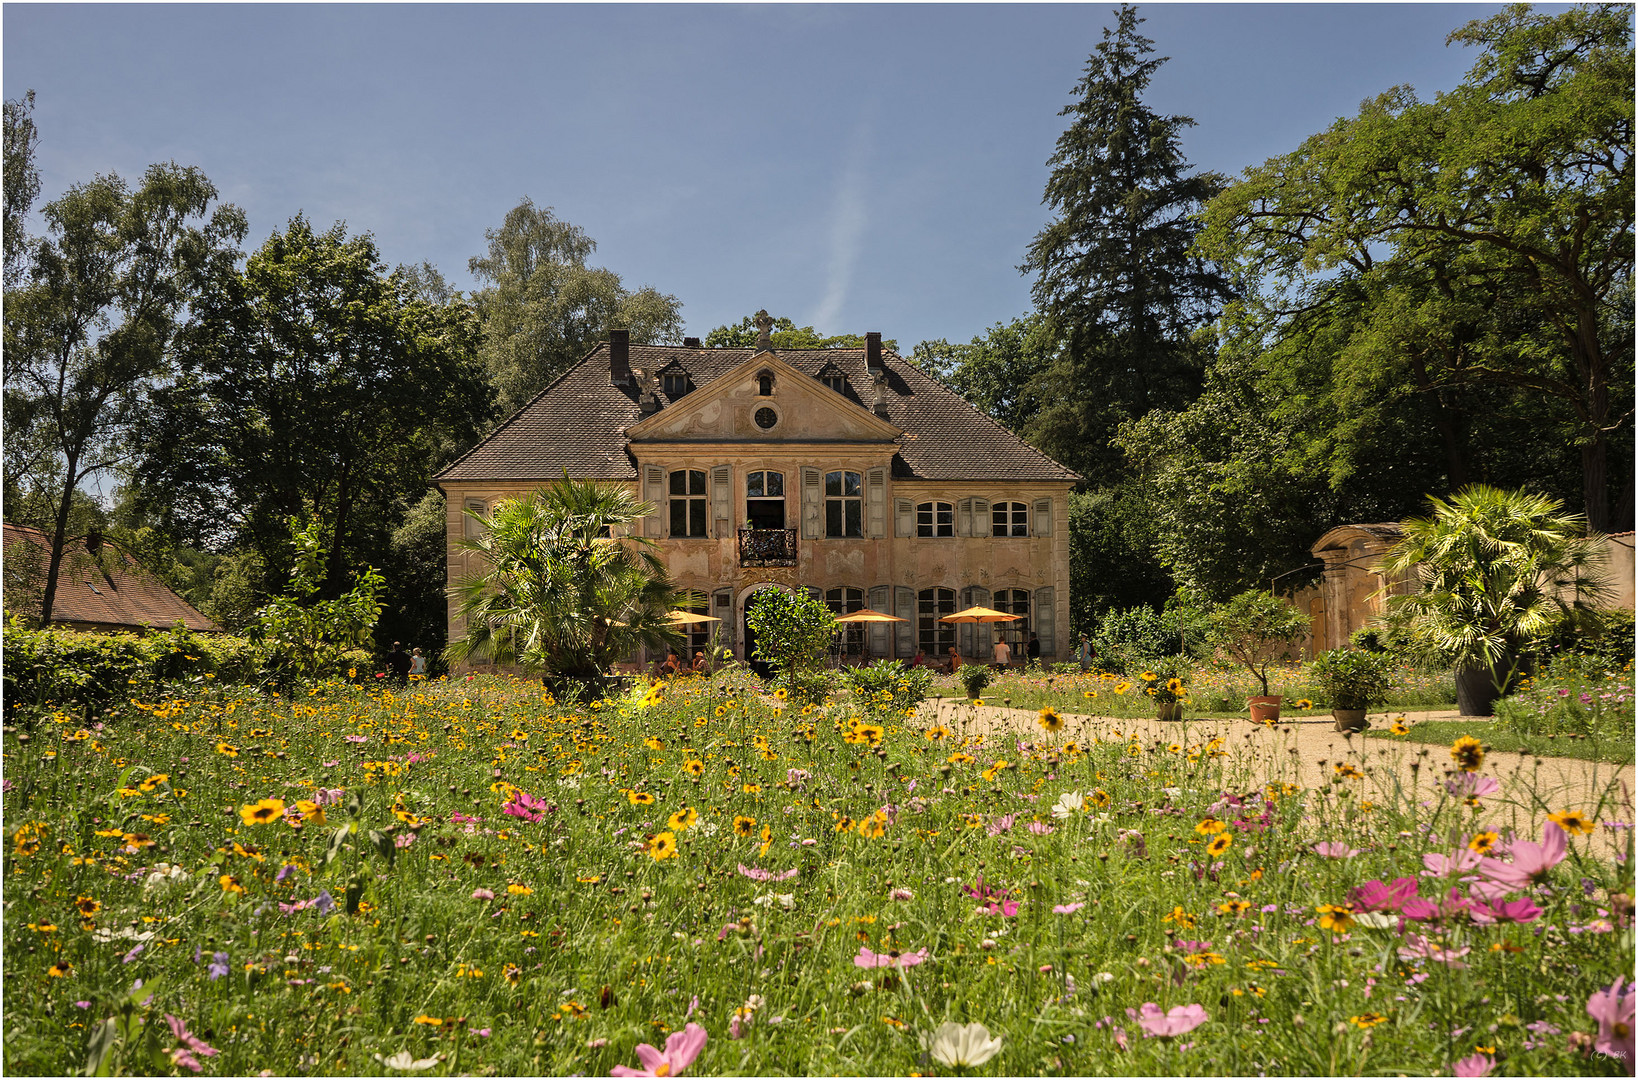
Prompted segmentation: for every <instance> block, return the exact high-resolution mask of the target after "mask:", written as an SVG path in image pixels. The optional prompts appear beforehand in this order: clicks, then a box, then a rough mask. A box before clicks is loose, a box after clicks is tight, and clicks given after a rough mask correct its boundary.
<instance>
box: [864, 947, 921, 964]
mask: <svg viewBox="0 0 1638 1080" xmlns="http://www.w3.org/2000/svg"><path fill="white" fill-rule="evenodd" d="M928 955H929V954H928V952H927V950H926V949H918V950H916V951H915V952H911V953H899V952H885V953H877V952H871V951H870V950H869V949H868V948H866V947H865V946H863V945H860V946H859V955H858V956H855V957H854V958H853V966H854V967H861V968H879V967H896V968H909V967H915V966H916V965H917V964H920V963H922V962H924V961H925V960H926V959H927V957H928Z"/></svg>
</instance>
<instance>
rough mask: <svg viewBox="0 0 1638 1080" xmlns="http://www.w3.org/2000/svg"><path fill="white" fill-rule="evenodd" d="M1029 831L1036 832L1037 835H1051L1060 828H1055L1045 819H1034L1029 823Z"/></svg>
mask: <svg viewBox="0 0 1638 1080" xmlns="http://www.w3.org/2000/svg"><path fill="white" fill-rule="evenodd" d="M1029 831H1030V832H1032V833H1034V834H1035V835H1036V836H1051V835H1052V834H1053V833H1055V832H1057V831H1058V830H1057V829H1055V828H1053V827H1052V826H1051V825H1048V824H1047V823H1046V822H1044V821H1032V822H1030V823H1029Z"/></svg>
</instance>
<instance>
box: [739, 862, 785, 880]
mask: <svg viewBox="0 0 1638 1080" xmlns="http://www.w3.org/2000/svg"><path fill="white" fill-rule="evenodd" d="M738 865H739V872H740V873H741V874H744V875H745V876H746V877H748V878H750V879H751V880H752V881H784V880H786V879H787V878H793V877H795V876H796V874H797V871H796V870H794V869H792V870H782V871H780V872H778V873H775V872H774V871H772V870H764V869H762V868H761V867H760V866H746V865H745V864H744V863H740V864H738Z"/></svg>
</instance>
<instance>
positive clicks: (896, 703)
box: [842, 660, 979, 716]
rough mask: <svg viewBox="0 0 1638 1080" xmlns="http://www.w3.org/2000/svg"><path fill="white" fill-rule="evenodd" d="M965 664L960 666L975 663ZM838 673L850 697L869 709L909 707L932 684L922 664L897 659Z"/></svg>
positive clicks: (924, 696) (901, 711)
mask: <svg viewBox="0 0 1638 1080" xmlns="http://www.w3.org/2000/svg"><path fill="white" fill-rule="evenodd" d="M978 666H979V665H977V664H967V665H964V666H963V667H962V670H963V671H965V670H966V669H967V668H968V667H978ZM842 677H843V679H844V680H846V682H847V686H848V689H849V690H852V691H853V700H854V701H855V702H856V703H857V704H858V705H860V706H861V707H862V708H864V709H865V710H866V711H867V712H871V713H898V714H899V715H901V716H902V715H903V714H904V713H905V712H906V711H907V710H908V711H913V710H914V709H915V707H916V706H917V705H920V704H921V703H922V702H923V701H925V700H927V694H928V692H929V691H930V690H931V689H932V686H933V672H932V671H931V669H929V668H924V667H906V666H905V665H904V664H903V663H901V662H900V661H898V660H878V661H876V662H875V663H874V664H870V665H868V666H866V667H857V668H845V669H843V673H842Z"/></svg>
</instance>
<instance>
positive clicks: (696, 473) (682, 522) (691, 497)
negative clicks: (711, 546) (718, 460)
mask: <svg viewBox="0 0 1638 1080" xmlns="http://www.w3.org/2000/svg"><path fill="white" fill-rule="evenodd" d="M671 535H672V536H704V535H705V473H704V471H703V470H700V469H678V470H677V471H676V472H674V473H672V474H671Z"/></svg>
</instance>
